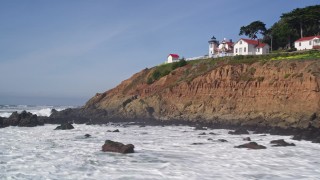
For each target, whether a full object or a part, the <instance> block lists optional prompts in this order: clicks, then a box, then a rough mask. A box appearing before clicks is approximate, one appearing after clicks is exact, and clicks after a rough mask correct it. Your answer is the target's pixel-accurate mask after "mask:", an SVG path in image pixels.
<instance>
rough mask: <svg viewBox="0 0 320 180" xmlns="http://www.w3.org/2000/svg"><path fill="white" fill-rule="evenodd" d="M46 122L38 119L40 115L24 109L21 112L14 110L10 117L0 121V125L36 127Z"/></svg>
mask: <svg viewBox="0 0 320 180" xmlns="http://www.w3.org/2000/svg"><path fill="white" fill-rule="evenodd" d="M43 124H44V122H43V121H40V120H39V119H38V116H37V115H35V114H32V113H30V112H27V111H22V112H21V113H20V114H19V113H18V112H16V111H15V112H13V113H12V114H11V115H10V117H9V118H5V119H3V120H2V124H1V122H0V127H6V126H23V127H34V126H37V125H43Z"/></svg>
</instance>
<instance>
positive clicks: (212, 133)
mask: <svg viewBox="0 0 320 180" xmlns="http://www.w3.org/2000/svg"><path fill="white" fill-rule="evenodd" d="M209 134H210V135H218V134H216V133H214V132H209Z"/></svg>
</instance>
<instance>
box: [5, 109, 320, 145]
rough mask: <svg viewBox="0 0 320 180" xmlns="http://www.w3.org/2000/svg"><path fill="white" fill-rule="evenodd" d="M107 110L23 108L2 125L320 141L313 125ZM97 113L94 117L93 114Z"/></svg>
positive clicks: (6, 119) (316, 129)
mask: <svg viewBox="0 0 320 180" xmlns="http://www.w3.org/2000/svg"><path fill="white" fill-rule="evenodd" d="M104 114H105V112H104V111H103V110H94V111H88V110H84V109H81V108H77V109H66V110H63V111H60V112H58V111H55V110H53V112H52V115H51V116H50V117H41V116H40V117H38V116H36V115H34V114H31V113H28V112H26V111H23V112H22V113H20V114H19V113H17V112H14V113H13V114H12V115H11V116H10V117H9V118H2V117H0V128H4V127H8V126H20V127H34V126H38V125H44V124H66V123H76V124H87V125H96V124H107V123H122V124H123V125H124V126H129V125H139V126H141V127H144V126H175V125H186V126H191V127H194V128H195V130H206V129H230V130H235V131H230V132H229V133H230V134H246V133H244V132H246V131H251V132H253V133H256V134H271V135H291V136H293V138H292V139H293V140H299V141H300V140H307V141H312V142H313V143H320V130H319V129H318V128H315V127H313V126H310V127H308V128H303V129H302V128H293V127H287V128H283V127H272V126H265V125H264V126H261V125H259V124H250V125H248V124H241V123H222V122H223V121H206V120H202V121H201V120H197V121H189V120H157V119H153V118H144V119H143V118H139V119H134V118H132V119H123V118H107V117H106V116H101V115H104ZM92 115H94V116H92Z"/></svg>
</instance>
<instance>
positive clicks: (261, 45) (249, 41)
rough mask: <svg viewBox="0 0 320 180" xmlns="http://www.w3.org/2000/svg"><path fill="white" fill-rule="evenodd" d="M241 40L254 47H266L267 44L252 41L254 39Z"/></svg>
mask: <svg viewBox="0 0 320 180" xmlns="http://www.w3.org/2000/svg"><path fill="white" fill-rule="evenodd" d="M240 40H243V41H244V42H246V43H248V44H252V45H256V46H257V47H264V46H265V45H267V44H265V43H261V42H258V41H257V40H252V39H243V38H241V39H240Z"/></svg>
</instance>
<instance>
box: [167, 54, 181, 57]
mask: <svg viewBox="0 0 320 180" xmlns="http://www.w3.org/2000/svg"><path fill="white" fill-rule="evenodd" d="M169 56H172V57H173V58H179V55H178V54H169Z"/></svg>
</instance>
